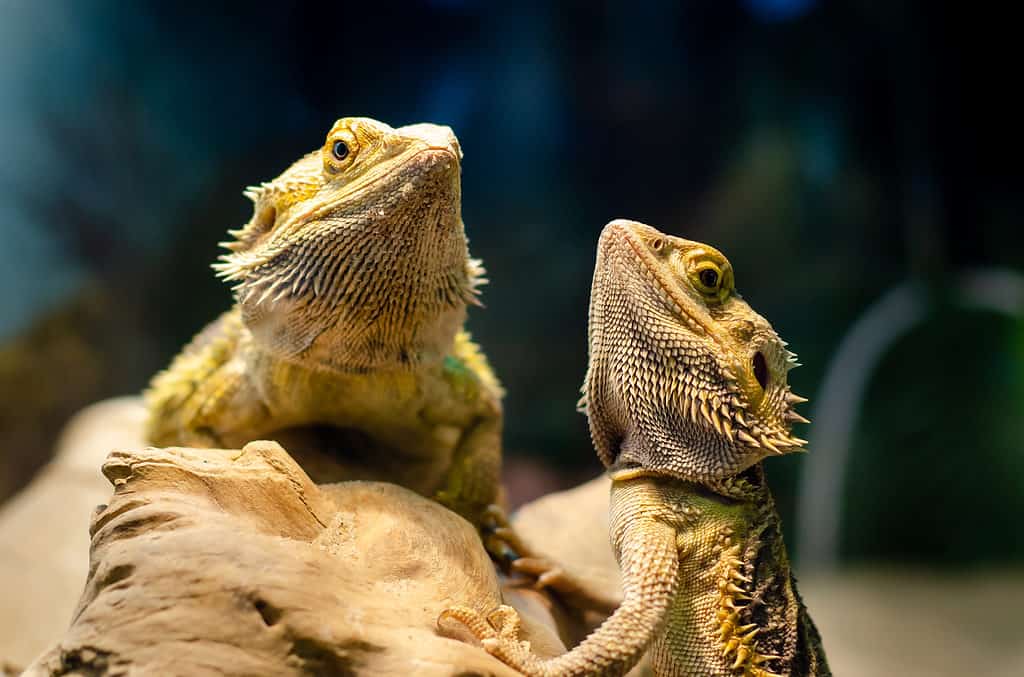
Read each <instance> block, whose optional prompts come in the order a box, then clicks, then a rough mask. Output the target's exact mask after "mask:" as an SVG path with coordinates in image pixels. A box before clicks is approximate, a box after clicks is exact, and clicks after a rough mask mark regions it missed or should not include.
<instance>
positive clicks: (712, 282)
mask: <svg viewBox="0 0 1024 677" xmlns="http://www.w3.org/2000/svg"><path fill="white" fill-rule="evenodd" d="M700 283H701V284H702V285H704V286H705V287H707V288H708V289H714V288H715V287H717V286H718V273H717V272H715V271H714V270H712V269H711V268H705V269H704V270H702V271H700Z"/></svg>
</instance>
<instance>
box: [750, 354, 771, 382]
mask: <svg viewBox="0 0 1024 677" xmlns="http://www.w3.org/2000/svg"><path fill="white" fill-rule="evenodd" d="M752 366H753V368H754V378H756V379H757V383H758V385H760V386H761V390H767V389H768V362H767V361H765V359H764V353H762V352H761V351H760V350H759V351H757V352H756V353H754V360H753V365H752Z"/></svg>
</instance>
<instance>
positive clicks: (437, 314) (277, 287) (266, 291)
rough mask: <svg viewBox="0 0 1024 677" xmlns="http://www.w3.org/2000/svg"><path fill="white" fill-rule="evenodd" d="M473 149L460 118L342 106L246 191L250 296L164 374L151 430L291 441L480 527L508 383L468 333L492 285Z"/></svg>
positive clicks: (177, 440)
mask: <svg viewBox="0 0 1024 677" xmlns="http://www.w3.org/2000/svg"><path fill="white" fill-rule="evenodd" d="M461 158H462V151H461V149H460V147H459V143H458V140H457V139H456V138H455V135H454V134H453V133H452V131H451V130H450V129H449V128H448V127H442V126H437V125H429V124H418V125H410V126H406V127H400V128H392V127H390V126H388V125H385V124H383V123H380V122H377V121H375V120H371V119H368V118H344V119H341V120H338V121H337V123H335V125H334V126H333V128H332V129H331V130H330V132H329V133H328V135H327V137H326V140H325V142H324V144H323V146H322V148H321V149H319V150H317V151H313V152H312V153H309V154H307V155H306V156H304V157H303V158H301V159H300V160H298V161H297V162H295V163H294V164H293V165H292V166H291V167H290V168H289V169H287V170H286V171H285V172H284V173H283V174H281V176H279V177H278V178H276V179H274V180H273V181H270V182H268V183H264V184H262V185H260V186H256V187H252V188H250V189H248V190H247V191H246V195H247V196H248V197H249V198H250V199H251V200H252V201H253V203H254V210H253V216H252V218H251V220H250V221H249V222H248V223H247V224H246V225H245V226H244V227H243V228H241V229H239V230H235V231H230V234H231V235H232V236H233V238H234V239H233V240H232V241H231V242H227V243H223V246H225V247H226V248H227V249H228V250H229V253H228V254H226V255H224V256H222V257H221V261H220V263H218V264H215V266H214V267H215V269H217V271H218V274H219V275H220V276H221V277H223V278H225V279H226V280H227V281H229V282H233V283H234V285H235V286H234V292H235V298H236V304H235V306H234V307H233V308H232V309H231V310H229V311H227V312H226V313H225V314H224V315H222V316H221V317H220V318H219V319H218V320H216V321H214V322H213V323H212V324H211V325H209V326H208V327H207V328H206V329H204V330H203V331H202V332H200V334H199V335H197V336H196V338H195V339H193V341H192V343H191V344H189V345H188V346H187V347H186V348H185V349H184V350H183V351H182V352H181V353H180V354H179V355H178V356H177V357H176V358H175V359H174V361H173V362H172V364H171V365H170V367H169V368H168V369H167V370H165V371H163V372H161V373H160V374H158V375H157V376H156V377H154V379H153V381H152V383H151V386H150V388H149V390H148V391H147V393H146V402H147V407H148V409H149V414H150V416H149V424H148V437H149V440H150V441H151V442H152V443H153V444H156V445H161V446H171V445H183V446H216V447H241V446H242V445H244V444H245V443H246V442H249V441H250V440H254V439H260V438H275V439H279V440H282V441H284V443H285V444H286V445H288V446H289V448H290V449H292V450H293V452H294V453H295V454H296V456H297V457H299V459H300V461H302V460H303V458H302V456H303V453H307V454H308V455H309V457H310V459H312V461H311V465H313V466H316V464H317V463H318V462H319V463H320V465H321V466H323V467H324V468H328V469H326V470H324V472H323V473H321V475H320V476H319V477H317V468H316V467H310V468H308V469H309V470H310V472H311V474H313V475H314V478H315V479H318V480H320V481H324V480H339V479H386V480H389V481H392V482H396V483H398V484H403V485H405V486H407V487H409V488H411V489H413V490H415V491H417V492H419V493H421V494H424V495H427V496H433V497H435V498H438V499H439V500H441V502H442V503H444V504H445V505H447V506H448V507H450V508H452V509H454V510H455V511H456V512H459V513H460V514H462V515H463V516H464V517H466V518H467V519H469V520H470V521H472V522H474V523H477V524H479V523H480V520H481V519H482V518H481V515H483V514H484V513H485V511H486V510H487V508H488V506H489V505H490V504H492V503H494V502H495V500H496V498H497V495H498V487H499V470H500V457H501V441H500V436H501V422H502V412H501V395H502V392H501V388H500V386H499V384H498V381H497V379H496V378H495V376H494V374H493V372H492V371H491V368H490V366H489V365H488V363H487V361H486V359H485V358H484V356H483V355H482V353H481V352H480V350H479V349H478V347H477V346H476V345H475V344H474V343H473V342H472V341H471V340H470V337H469V335H468V334H467V333H466V332H465V331H464V330H463V323H464V321H465V317H466V308H467V304H473V303H477V301H476V295H477V288H478V286H479V285H480V284H482V283H483V282H484V280H483V278H482V275H483V268H482V266H481V265H480V262H479V261H478V260H475V259H472V258H470V257H469V253H468V247H467V241H466V236H465V231H464V227H463V223H462V217H461V206H460V205H461V177H460V174H461ZM293 442H294V444H295V446H294V447H292V446H291V445H292V443H293ZM303 446H305V447H306V448H307V449H306V451H305V452H304V451H303ZM324 450H326V451H327V453H326V454H325V453H324ZM325 456H327V457H329V460H330V462H329V463H326V462H324V457H325Z"/></svg>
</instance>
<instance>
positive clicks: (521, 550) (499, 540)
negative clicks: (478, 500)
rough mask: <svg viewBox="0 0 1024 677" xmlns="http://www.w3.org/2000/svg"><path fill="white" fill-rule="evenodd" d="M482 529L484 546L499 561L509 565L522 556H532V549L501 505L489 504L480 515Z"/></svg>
mask: <svg viewBox="0 0 1024 677" xmlns="http://www.w3.org/2000/svg"><path fill="white" fill-rule="evenodd" d="M480 530H481V533H482V535H483V539H484V547H485V548H487V552H489V553H490V554H491V557H494V558H495V559H496V560H498V561H499V562H502V563H503V564H505V565H506V566H508V567H511V566H512V563H513V562H515V561H516V560H518V559H520V558H522V557H530V556H531V555H532V551H531V550H530V548H529V547H528V546H527V545H526V544H525V543H523V541H522V539H521V538H519V535H518V534H517V533H516V530H515V529H513V528H512V524H511V522H509V521H508V515H507V514H506V513H505V510H504V509H503V508H502V507H501V506H500V505H495V504H493V503H492V504H491V505H489V506H487V507H486V508H485V509H484V511H483V513H482V514H481V515H480Z"/></svg>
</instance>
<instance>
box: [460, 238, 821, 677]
mask: <svg viewBox="0 0 1024 677" xmlns="http://www.w3.org/2000/svg"><path fill="white" fill-rule="evenodd" d="M706 271H712V272H706ZM794 365H795V356H794V355H793V354H792V353H790V352H788V351H787V350H786V349H785V344H784V343H783V342H782V340H781V339H779V337H778V335H777V334H776V333H775V332H774V330H773V329H772V328H771V325H770V324H768V322H767V321H766V320H765V319H764V318H762V317H761V316H760V315H758V314H756V313H755V312H754V311H753V310H752V309H751V308H750V306H748V305H747V304H746V303H745V302H744V301H743V300H742V299H741V298H740V297H739V295H738V294H737V293H736V291H735V289H734V287H733V274H732V267H731V266H730V264H729V262H728V261H727V260H726V259H725V257H724V256H723V255H722V254H721V253H720V252H718V251H717V250H716V249H714V248H712V247H709V246H707V245H704V244H701V243H698V242H691V241H687V240H683V239H680V238H675V237H670V236H667V235H664V234H663V233H660V232H658V231H657V230H655V229H654V228H651V227H650V226H646V225H643V224H640V223H636V222H631V221H621V220H620V221H613V222H612V223H610V224H608V226H607V227H605V229H604V231H603V233H602V234H601V240H600V243H599V245H598V257H597V264H596V267H595V271H594V283H593V289H592V294H591V305H590V367H589V369H588V373H587V380H586V384H585V386H584V398H583V404H584V408H585V411H586V413H587V415H588V417H589V421H590V430H591V436H592V438H593V440H594V445H595V447H596V448H597V451H598V455H599V456H600V458H601V460H602V461H603V462H604V464H605V466H606V467H607V468H608V472H609V474H610V476H611V478H612V488H611V520H610V523H611V534H610V536H611V542H612V547H613V549H614V551H615V555H616V558H617V560H618V562H619V567H620V569H621V571H622V577H623V599H622V603H621V605H620V606H619V607H618V608H617V609H616V610H615V612H614V613H613V614H612V615H611V616H610V617H609V618H608V619H607V620H606V621H605V622H604V623H603V624H602V625H601V626H600V627H599V628H598V629H597V630H595V631H594V632H593V633H592V634H591V635H590V636H589V637H587V638H586V639H585V640H584V641H583V642H582V643H581V644H580V645H579V646H576V647H575V648H573V649H572V650H571V651H569V652H568V653H566V654H563V655H561V656H558V657H555V658H553V659H549V660H542V659H540V658H539V657H537V656H536V655H534V654H533V653H532V652H531V651H530V647H529V644H528V643H526V642H522V641H520V640H519V639H518V628H519V619H518V617H517V616H516V612H515V611H514V610H512V609H511V608H510V607H506V606H503V607H500V608H499V609H498V610H496V611H495V612H493V613H492V614H490V616H489V617H487V618H484V617H483V616H481V615H480V614H478V613H477V612H475V611H474V610H472V609H469V608H466V607H456V608H453V609H450V610H448V611H446V612H445V614H443V615H442V618H441V619H440V620H441V622H442V627H444V624H445V623H446V622H448V621H449V620H453V621H457V622H460V623H462V624H463V625H464V626H466V627H467V628H468V629H469V631H470V632H471V633H472V634H473V635H475V636H476V638H477V639H479V640H480V641H481V642H482V644H483V646H484V648H485V649H486V650H487V651H488V652H490V653H491V654H493V655H494V656H496V657H498V658H499V659H501V660H502V661H504V662H505V663H507V664H509V665H510V666H512V667H514V668H516V669H518V670H520V671H521V672H523V673H524V674H527V675H545V676H562V675H621V674H624V673H625V672H627V671H628V670H629V669H630V668H632V667H633V666H634V665H635V664H636V663H637V661H639V659H640V658H641V657H642V656H643V654H644V653H645V652H650V656H651V665H652V668H653V669H654V673H655V674H656V675H665V676H676V675H715V676H723V677H725V676H729V677H740V676H749V677H770V676H772V675H829V674H831V673H830V672H829V669H828V666H827V664H826V661H825V654H824V650H823V649H822V646H821V639H820V637H819V636H818V632H817V630H816V629H815V627H814V623H813V622H812V621H811V619H810V617H809V616H808V614H807V611H806V609H805V608H804V606H803V603H802V602H801V600H800V597H799V595H798V594H797V591H796V587H795V584H794V581H793V577H792V574H791V572H790V566H789V560H788V558H787V556H786V549H785V545H784V543H783V540H782V532H781V525H780V522H779V517H778V514H777V513H776V511H775V504H774V501H773V499H772V495H771V492H770V490H769V489H768V486H767V484H766V483H765V479H764V471H763V467H762V464H761V462H760V461H761V459H762V458H764V457H765V456H766V455H775V454H781V453H785V452H787V451H795V450H797V449H799V448H800V447H801V446H802V445H803V444H804V442H803V440H800V439H798V438H795V437H793V436H792V435H791V434H790V432H789V430H790V427H791V424H792V422H795V421H804V419H803V418H802V417H801V416H800V415H799V414H797V413H796V412H794V411H793V410H792V405H793V404H795V403H798V402H802V401H804V400H803V398H801V397H798V396H796V395H794V394H792V393H791V392H790V390H789V387H788V385H787V384H786V374H787V372H788V370H789V369H790V368H792V367H793V366H794ZM575 584H576V586H575V587H576V590H577V597H580V596H582V594H583V591H585V590H586V582H585V581H576V582H575ZM602 592H603V591H593V592H592V594H591V596H592V598H593V599H594V600H595V605H598V604H597V602H598V601H599V600H600V599H601V598H602V594H601V593H602Z"/></svg>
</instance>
